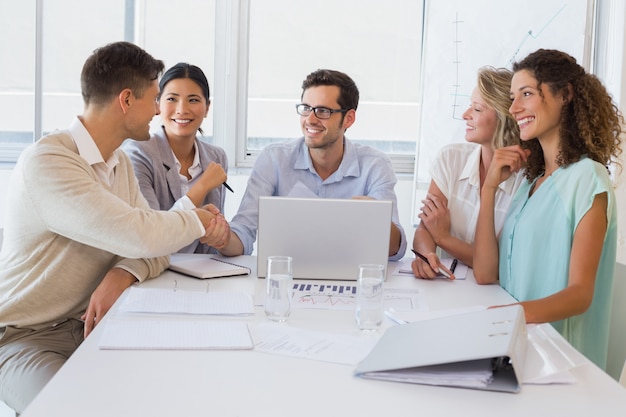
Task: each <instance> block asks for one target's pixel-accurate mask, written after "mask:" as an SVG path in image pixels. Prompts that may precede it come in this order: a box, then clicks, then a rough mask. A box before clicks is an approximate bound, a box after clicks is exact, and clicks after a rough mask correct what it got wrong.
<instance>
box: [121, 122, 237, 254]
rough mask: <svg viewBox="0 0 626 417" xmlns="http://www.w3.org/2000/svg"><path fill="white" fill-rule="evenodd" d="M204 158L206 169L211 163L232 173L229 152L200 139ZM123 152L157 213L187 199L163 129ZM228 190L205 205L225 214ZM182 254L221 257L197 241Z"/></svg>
mask: <svg viewBox="0 0 626 417" xmlns="http://www.w3.org/2000/svg"><path fill="white" fill-rule="evenodd" d="M196 143H197V145H198V151H199V154H200V155H199V156H200V165H201V166H202V169H203V170H204V169H206V167H207V166H208V165H209V163H210V162H217V163H218V164H220V165H221V166H222V167H223V168H224V170H225V171H228V160H227V159H226V152H224V150H223V149H222V148H220V147H217V146H214V145H210V144H208V143H206V142H203V141H202V140H200V139H198V138H196ZM122 149H123V150H124V151H125V152H126V153H127V154H128V156H129V158H130V160H131V162H132V164H133V169H134V170H135V176H136V177H137V180H138V181H139V188H140V189H141V192H142V194H143V195H144V197H145V198H146V200H148V204H150V207H151V208H153V209H155V210H169V209H170V208H171V207H172V206H173V205H174V203H175V202H176V201H177V200H179V199H180V198H182V197H183V195H184V193H183V179H182V178H181V177H180V175H179V173H178V171H176V162H175V159H174V154H173V153H172V149H171V148H170V145H169V143H168V142H167V139H166V136H165V131H164V129H163V127H161V129H159V130H158V131H156V132H153V133H152V136H151V137H150V140H147V141H136V140H130V139H129V140H126V141H125V142H124V143H123V144H122ZM225 192H226V190H225V188H224V187H217V188H216V189H214V190H211V191H210V192H209V193H208V194H207V195H206V197H205V198H204V201H203V202H202V204H203V205H205V204H209V203H212V204H214V205H215V206H216V207H217V208H219V209H220V211H222V212H224V199H225V196H226V195H225ZM179 252H187V253H191V252H196V253H217V250H215V249H214V248H212V247H209V246H207V245H203V244H201V243H200V242H199V241H195V242H194V243H192V244H191V245H189V246H187V247H185V248H183V249H181V250H180V251H179Z"/></svg>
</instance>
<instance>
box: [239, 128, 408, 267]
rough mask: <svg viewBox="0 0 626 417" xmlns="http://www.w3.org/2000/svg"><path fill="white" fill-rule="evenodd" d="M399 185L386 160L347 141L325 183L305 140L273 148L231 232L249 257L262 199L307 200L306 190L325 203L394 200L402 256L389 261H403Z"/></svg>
mask: <svg viewBox="0 0 626 417" xmlns="http://www.w3.org/2000/svg"><path fill="white" fill-rule="evenodd" d="M396 181H397V180H396V176H395V174H394V172H393V168H392V165H391V160H390V159H389V158H388V157H387V155H385V154H384V153H382V152H380V151H378V150H376V149H373V148H371V147H369V146H362V145H359V144H354V143H352V142H350V141H349V140H348V139H345V138H344V154H343V159H342V161H341V164H340V165H339V168H338V169H337V171H335V172H334V173H333V174H332V175H331V176H330V177H328V178H327V179H326V180H322V178H320V176H319V175H318V174H317V172H316V171H315V168H313V163H312V161H311V156H310V155H309V150H308V148H307V146H306V144H305V143H304V138H300V139H298V140H291V141H287V142H281V143H276V144H271V145H268V146H266V147H265V148H264V149H263V151H261V153H260V154H259V156H258V158H257V160H256V163H255V164H254V168H253V170H252V173H251V174H250V178H249V179H248V185H247V187H246V192H245V194H244V196H243V198H242V200H241V205H240V206H239V211H238V212H237V214H236V215H235V217H233V219H232V221H231V222H230V228H231V230H232V231H233V232H235V233H236V234H237V236H238V237H239V239H240V240H241V242H242V243H243V248H244V254H246V255H250V254H251V253H252V250H253V246H254V242H255V241H256V232H257V225H258V218H259V204H258V201H259V197H260V196H303V193H302V190H307V191H308V192H310V193H311V195H315V196H318V197H322V198H352V197H355V196H369V197H372V198H374V199H376V200H390V201H392V202H393V212H392V222H393V223H394V224H395V225H396V226H397V227H398V229H399V230H400V234H401V236H402V241H401V244H400V249H399V250H398V253H396V254H395V255H393V256H391V257H389V259H390V260H398V259H401V258H402V257H403V256H404V253H405V251H406V236H405V234H404V230H403V229H402V226H400V221H399V216H398V203H397V198H396V194H395V191H394V187H395V185H396Z"/></svg>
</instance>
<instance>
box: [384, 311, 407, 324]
mask: <svg viewBox="0 0 626 417" xmlns="http://www.w3.org/2000/svg"><path fill="white" fill-rule="evenodd" d="M384 314H385V317H387V318H388V319H389V320H391V321H393V322H394V323H396V324H407V321H405V320H402V319H400V318H398V317H396V316H394V315H393V313H392V312H391V311H390V310H385V311H384Z"/></svg>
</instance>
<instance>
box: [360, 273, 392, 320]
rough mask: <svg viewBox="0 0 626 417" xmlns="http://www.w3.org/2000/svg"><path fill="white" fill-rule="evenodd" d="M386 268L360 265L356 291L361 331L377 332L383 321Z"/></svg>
mask: <svg viewBox="0 0 626 417" xmlns="http://www.w3.org/2000/svg"><path fill="white" fill-rule="evenodd" d="M384 274H385V267H384V266H383V265H379V264H363V265H359V275H358V278H357V290H356V323H357V325H358V326H359V329H361V330H376V329H377V328H378V327H379V326H380V324H381V323H382V321H383V301H384V299H383V283H384V281H385V275H384Z"/></svg>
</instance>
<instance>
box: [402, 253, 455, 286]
mask: <svg viewBox="0 0 626 417" xmlns="http://www.w3.org/2000/svg"><path fill="white" fill-rule="evenodd" d="M411 251H412V252H413V253H414V254H415V255H416V256H417V257H418V258H420V259H421V260H422V261H424V262H426V263H427V264H428V265H429V266H430V262H428V258H426V257H425V256H424V255H422V254H421V253H419V252H418V251H416V250H415V249H411ZM452 265H453V268H456V264H455V263H454V262H452ZM435 272H437V273H438V274H441V275H443V276H444V277H446V278H448V279H451V278H452V277H451V276H450V275H449V274H448V273H447V272H446V271H443V270H441V269H439V270H437V271H435ZM452 273H454V270H452Z"/></svg>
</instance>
